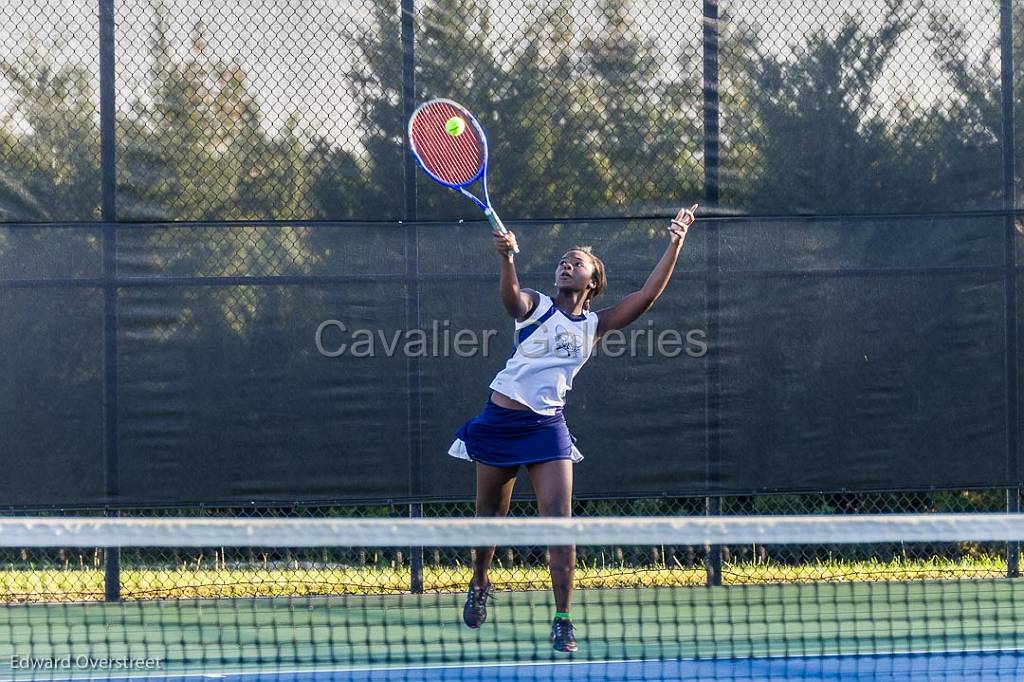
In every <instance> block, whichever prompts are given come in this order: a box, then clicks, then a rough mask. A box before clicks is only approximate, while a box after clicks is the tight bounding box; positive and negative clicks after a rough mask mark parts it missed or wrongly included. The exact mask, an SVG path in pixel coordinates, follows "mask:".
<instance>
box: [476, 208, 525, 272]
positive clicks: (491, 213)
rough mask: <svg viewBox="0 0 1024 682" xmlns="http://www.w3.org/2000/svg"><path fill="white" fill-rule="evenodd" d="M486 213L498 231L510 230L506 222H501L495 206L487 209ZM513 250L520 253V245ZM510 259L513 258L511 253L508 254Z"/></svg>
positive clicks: (492, 225)
mask: <svg viewBox="0 0 1024 682" xmlns="http://www.w3.org/2000/svg"><path fill="white" fill-rule="evenodd" d="M484 215H485V216H487V221H488V222H489V223H490V224H491V227H493V228H494V229H495V230H497V231H498V232H501V233H502V234H504V233H506V232H508V228H507V227H505V223H503V222H501V218H499V217H498V214H497V213H495V212H494V209H493V208H488V209H485V210H484ZM512 250H513V251H514V252H515V253H519V247H518V246H517V247H515V248H513V249H512ZM508 259H509V260H512V254H511V253H510V254H509V255H508Z"/></svg>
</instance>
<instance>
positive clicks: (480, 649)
mask: <svg viewBox="0 0 1024 682" xmlns="http://www.w3.org/2000/svg"><path fill="white" fill-rule="evenodd" d="M1022 592H1024V583H1022V582H1021V581H1019V580H1013V581H1010V580H1005V579H1002V580H962V581H934V582H924V581H922V582H909V583H908V582H888V583H886V582H879V583H813V584H799V585H796V584H791V585H778V584H775V585H750V586H728V587H713V588H708V587H677V588H631V589H602V590H578V591H577V592H576V597H575V604H574V606H573V618H574V621H575V622H576V625H577V636H578V638H579V641H580V651H579V652H578V653H577V654H575V656H574V659H575V660H656V659H693V658H697V659H704V658H751V657H764V656H773V657H774V656H818V655H832V654H851V655H863V654H877V653H880V654H892V653H912V652H950V651H990V650H1000V649H1001V650H1012V649H1014V648H1016V647H1017V646H1018V642H1019V640H1020V635H1019V633H1018V630H1019V624H1020V623H1021V622H1024V599H1021V596H1022ZM461 604H462V595H458V594H444V595H408V594H405V595H390V596H373V597H361V596H349V597H311V598H309V597H299V598H295V597H293V598H270V599H220V600H161V601H131V602H124V603H122V604H103V603H86V604H82V603H62V604H15V605H6V606H0V679H22V678H28V677H31V676H33V674H35V675H38V672H36V673H32V672H29V671H26V670H20V669H12V667H11V665H12V657H15V658H17V657H21V658H22V659H24V658H25V657H28V658H31V659H36V660H46V659H51V660H59V659H61V658H62V657H68V656H70V657H82V656H91V657H96V658H121V657H129V658H148V659H157V660H159V661H160V670H161V671H162V672H167V673H174V672H185V673H190V672H217V671H235V672H242V671H249V670H274V669H280V670H296V669H317V668H330V669H346V668H361V667H376V666H381V667H387V666H419V665H439V664H448V665H450V664H468V663H478V662H483V663H498V662H501V663H514V662H527V661H550V660H564V659H565V656H564V655H560V654H556V653H555V652H553V651H551V650H550V648H549V645H548V642H547V635H548V627H549V623H550V619H551V615H552V610H553V609H552V605H551V604H552V602H551V595H550V593H549V592H546V591H523V592H499V593H497V594H496V595H495V596H494V598H493V602H492V604H491V608H490V618H489V620H488V622H487V623H486V624H485V625H484V627H482V628H481V629H479V630H469V629H467V628H466V627H465V626H463V625H462V623H461ZM75 676H76V673H75V670H71V671H69V672H68V673H67V674H65V675H63V676H62V677H75Z"/></svg>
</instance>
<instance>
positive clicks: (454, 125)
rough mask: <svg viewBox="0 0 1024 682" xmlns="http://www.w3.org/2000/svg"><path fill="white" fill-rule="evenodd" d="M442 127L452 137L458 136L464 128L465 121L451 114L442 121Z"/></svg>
mask: <svg viewBox="0 0 1024 682" xmlns="http://www.w3.org/2000/svg"><path fill="white" fill-rule="evenodd" d="M444 129H445V130H446V131H447V132H448V134H449V135H451V136H452V137H458V136H459V135H461V134H462V133H463V132H464V131H465V130H466V122H465V121H463V120H462V119H461V118H459V117H458V116H452V117H451V118H450V119H448V120H447V121H445V122H444Z"/></svg>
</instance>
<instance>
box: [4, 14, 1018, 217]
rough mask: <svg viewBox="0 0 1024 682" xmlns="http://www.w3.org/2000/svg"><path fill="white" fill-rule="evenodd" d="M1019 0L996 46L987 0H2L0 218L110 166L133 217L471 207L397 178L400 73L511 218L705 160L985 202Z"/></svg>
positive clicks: (656, 191) (639, 190)
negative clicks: (104, 27)
mask: <svg viewBox="0 0 1024 682" xmlns="http://www.w3.org/2000/svg"><path fill="white" fill-rule="evenodd" d="M703 5H708V6H710V7H712V8H714V12H715V14H716V15H717V16H711V17H710V18H709V17H705V16H704V10H705V9H706V7H704V6H703ZM1011 5H1012V6H1011V10H1012V12H1014V14H1013V17H1012V22H1013V27H1014V28H1015V29H1016V30H1015V32H1014V34H1015V36H1016V37H1015V38H1014V41H1013V44H1012V45H1008V46H1004V45H1001V42H1000V41H1001V34H1000V3H999V2H998V0H985V1H984V2H980V3H972V4H965V3H962V2H957V1H955V0H872V1H871V2H860V1H856V0H812V1H807V0H800V1H799V2H795V1H787V2H778V3H764V2H761V1H759V0H721V1H720V2H712V3H700V2H696V1H694V2H683V3H677V2H662V1H658V0H588V1H587V2H566V1H565V0H544V1H543V2H535V3H529V4H511V5H508V4H502V3H498V2H492V1H482V0H405V2H404V3H403V2H401V0H362V1H361V2H353V3H343V4H341V5H337V4H335V5H317V4H309V3H305V4H285V3H275V2H270V1H267V0H229V1H226V2H220V3H216V4H209V3H205V4H204V3H197V2H193V1H192V0H131V1H125V2H120V1H119V2H113V1H112V0H96V2H91V3H81V2H70V1H69V0H44V1H42V2H32V3H29V2H24V1H21V0H18V1H15V2H9V3H5V5H4V7H3V8H0V24H2V25H3V26H5V29H4V30H3V32H0V93H2V94H0V112H2V114H3V122H2V125H0V159H2V161H3V167H4V173H3V175H2V176H0V220H6V221H62V220H78V221H82V220H84V221H90V220H96V219H99V218H101V204H102V200H101V195H102V190H101V187H100V178H101V177H103V176H104V174H108V176H109V178H110V179H112V180H113V181H114V184H113V185H112V186H111V188H110V191H112V192H114V194H115V195H116V219H117V220H122V221H134V220H138V221H146V220H161V221H166V220H174V221H204V220H242V221H245V220H302V219H330V220H348V219H363V220H381V219H384V220H399V219H404V220H410V219H421V220H423V219H442V218H443V219H450V218H464V217H475V216H474V214H473V213H472V209H471V208H467V207H466V206H463V205H460V204H459V202H453V201H451V200H450V198H449V197H448V196H447V195H446V194H444V193H442V192H440V191H437V190H436V188H433V187H429V186H428V185H426V184H422V183H423V182H424V181H423V179H413V178H412V177H410V175H409V174H408V168H407V166H408V159H407V155H406V153H405V151H404V148H403V141H402V140H403V135H404V125H403V121H404V116H405V115H407V113H408V112H406V111H405V109H404V107H407V106H408V105H409V104H410V102H409V101H407V98H408V97H409V95H410V94H411V96H412V98H413V101H415V102H419V101H422V100H424V99H427V98H430V97H435V96H447V97H451V98H453V99H456V100H459V101H461V102H462V103H464V104H465V105H467V106H468V107H469V109H470V110H471V111H475V112H477V115H478V117H479V118H480V120H481V121H482V122H483V124H484V126H485V128H487V129H488V131H489V133H490V137H491V138H492V145H493V149H492V155H493V158H494V160H495V161H494V163H493V164H492V177H491V187H492V189H493V191H494V195H495V198H496V201H497V203H498V205H500V206H501V208H502V212H503V214H504V215H506V216H507V217H509V218H514V219H543V218H549V217H552V216H558V217H563V218H564V217H579V216H609V215H612V216H622V215H649V214H651V213H659V214H660V213H664V212H665V211H667V210H668V208H669V207H673V206H677V205H679V204H681V203H683V202H684V201H686V200H689V199H690V198H695V197H700V196H701V195H702V194H703V193H704V191H705V189H706V188H705V184H704V183H705V179H706V177H713V178H714V180H713V181H714V182H715V183H717V185H718V186H719V188H720V197H719V200H720V203H721V208H722V209H726V210H730V211H743V212H768V213H805V212H816V213H825V214H837V213H851V212H853V213H858V212H859V213H863V212H869V213H872V212H901V213H909V212H931V211H947V210H965V209H986V208H988V209H998V208H1000V207H1002V201H1003V199H1004V191H1005V188H1004V183H1003V179H1002V177H1001V174H1002V167H1001V161H1000V154H1001V149H1002V146H1003V143H1004V141H1005V142H1009V143H1010V144H1012V145H1013V146H1014V147H1015V148H1016V150H1017V154H1016V159H1017V161H1016V173H1015V177H1016V179H1015V181H1013V182H1015V187H1016V188H1017V189H1018V190H1019V188H1020V187H1021V182H1022V181H1021V173H1020V168H1021V164H1022V163H1024V161H1021V159H1024V153H1022V151H1024V150H1022V148H1021V145H1022V144H1024V143H1022V142H1021V140H1022V139H1024V135H1022V134H1020V133H1021V126H1022V125H1024V122H1022V121H1024V115H1021V93H1022V92H1024V88H1022V87H1021V79H1022V78H1024V76H1022V75H1021V74H1022V73H1024V72H1022V71H1021V70H1020V69H1016V70H1015V71H1014V72H1013V78H1014V80H1015V85H1016V88H1015V92H1016V94H1015V95H1014V97H1013V98H1010V99H1004V98H1002V97H1001V87H1002V86H1001V83H1000V68H1001V56H1002V55H1004V54H1011V56H1012V57H1013V59H1014V60H1015V63H1020V62H1021V59H1020V57H1021V53H1022V49H1021V42H1022V39H1021V37H1020V36H1021V34H1024V30H1021V26H1022V23H1024V19H1022V10H1021V8H1020V6H1019V4H1018V3H1011ZM97 6H99V7H104V6H106V7H109V11H110V12H111V13H112V16H113V18H114V19H115V21H114V23H113V26H114V29H113V34H112V35H111V36H110V37H109V43H104V42H103V41H101V40H99V39H98V36H99V34H100V21H99V17H102V13H101V14H100V15H99V17H98V15H97V11H96V10H97ZM403 12H405V13H407V15H408V16H409V17H410V18H411V19H412V25H411V26H410V27H408V29H407V30H406V33H405V34H403V26H402V23H401V22H402V16H403ZM705 27H707V28H708V29H709V30H712V31H713V35H714V41H713V43H712V44H713V45H714V52H713V53H709V51H708V45H709V43H708V34H707V33H706V32H705ZM105 44H106V45H108V48H104V47H103V46H104V45H105ZM103 49H109V50H110V54H111V59H112V71H111V73H110V79H111V82H110V84H109V85H108V84H106V83H101V56H100V53H101V51H102V50H103ZM708 59H710V60H712V61H713V62H714V63H715V64H716V65H717V67H718V68H717V73H716V74H713V75H714V80H713V81H711V82H708V81H707V80H706V79H707V78H708V77H709V73H708V72H707V70H706V66H707V62H706V60H708ZM104 87H108V88H111V89H110V90H109V92H111V93H112V94H113V96H114V97H115V101H114V102H113V104H114V106H113V108H112V109H111V116H112V119H111V120H110V125H109V129H108V133H102V127H103V126H102V125H101V117H100V108H101V107H100V97H101V94H102V92H103V88H104ZM705 90H707V91H708V92H711V93H713V95H714V98H713V103H714V106H713V107H711V108H709V106H708V104H709V103H708V102H707V101H706V99H705V97H704V95H705ZM1004 105H1005V106H1006V107H1010V108H1011V109H1014V108H1015V109H1016V110H1017V115H1016V117H1015V119H1014V121H1015V123H1014V125H1015V129H1013V130H1004V129H1003V128H1002V124H1001V121H1002V120H1003V118H1004V114H1005V113H1006V109H1005V108H1004ZM708 116H714V117H716V120H718V119H720V136H719V137H718V138H716V139H715V140H712V142H713V144H714V145H715V148H716V151H715V153H714V154H713V159H712V164H713V165H714V167H709V163H708V159H707V158H706V150H707V149H708V148H707V147H706V146H705V143H706V142H707V141H708V140H707V139H706V134H707V132H706V130H705V123H706V122H707V121H706V119H707V117H708ZM104 134H109V135H111V139H110V140H109V142H110V143H112V144H113V150H114V151H115V152H116V153H115V154H113V155H112V156H110V157H109V160H115V164H116V165H115V166H114V167H112V168H103V166H102V163H101V147H102V145H103V141H102V140H101V138H102V137H103V135H104ZM1008 134H1010V135H1012V141H1011V140H1004V138H1005V137H1006V136H1007V135H1008ZM806 140H815V141H816V143H815V144H813V145H808V144H805V141H806ZM1011 180H1012V178H1011ZM409 182H417V183H420V184H419V185H418V186H417V190H416V193H415V196H416V199H415V205H414V206H403V202H402V201H397V200H396V198H400V197H403V196H405V195H406V194H407V189H408V188H407V184H408V183H409ZM108 210H110V208H109V207H108ZM102 217H104V218H105V219H107V220H111V219H115V216H113V215H107V216H102Z"/></svg>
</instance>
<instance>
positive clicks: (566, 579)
mask: <svg viewBox="0 0 1024 682" xmlns="http://www.w3.org/2000/svg"><path fill="white" fill-rule="evenodd" d="M527 470H528V471H529V473H530V482H531V483H533V490H534V493H535V494H536V495H537V512H538V513H539V514H540V515H541V516H566V517H567V516H572V461H571V460H568V459H556V460H553V461H550V462H540V463H538V464H531V465H530V466H529V467H528V468H527ZM548 552H549V553H550V554H551V587H552V590H553V591H554V593H555V610H556V611H559V612H563V613H568V612H569V607H570V606H571V605H572V582H573V575H574V573H575V570H576V547H575V546H574V545H563V546H552V547H549V548H548Z"/></svg>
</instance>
